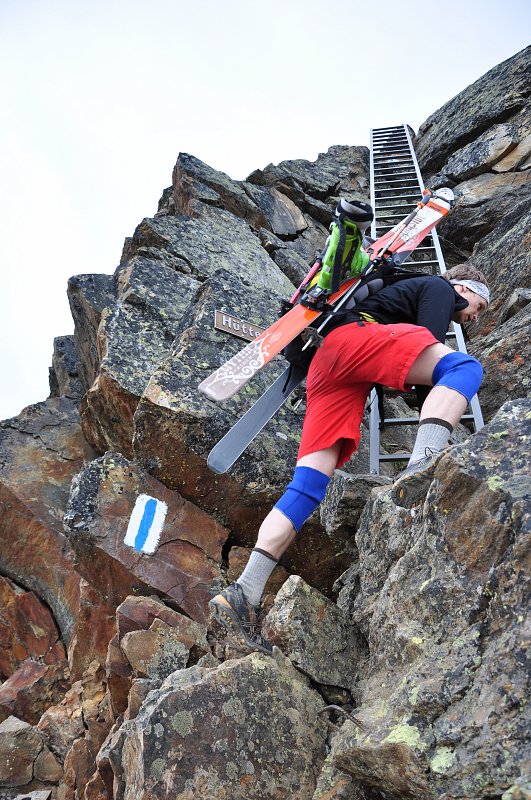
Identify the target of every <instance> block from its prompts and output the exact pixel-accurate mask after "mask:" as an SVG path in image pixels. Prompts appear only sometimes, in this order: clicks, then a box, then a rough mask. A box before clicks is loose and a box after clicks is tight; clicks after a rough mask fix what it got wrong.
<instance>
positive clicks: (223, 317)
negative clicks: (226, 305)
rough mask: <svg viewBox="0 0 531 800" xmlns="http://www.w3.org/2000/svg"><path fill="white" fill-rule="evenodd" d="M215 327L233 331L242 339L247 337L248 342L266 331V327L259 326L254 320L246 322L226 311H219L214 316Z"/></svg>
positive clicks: (228, 331) (233, 333)
mask: <svg viewBox="0 0 531 800" xmlns="http://www.w3.org/2000/svg"><path fill="white" fill-rule="evenodd" d="M214 328H215V329H216V330H217V331H225V333H232V335H233V336H238V338H240V339H245V340H246V341H247V342H252V341H254V339H256V337H257V336H260V334H261V333H263V332H264V331H265V328H259V327H258V325H254V324H253V323H252V322H246V321H245V320H243V319H238V317H233V316H232V314H227V313H226V312H225V311H217V310H216V313H215V316H214Z"/></svg>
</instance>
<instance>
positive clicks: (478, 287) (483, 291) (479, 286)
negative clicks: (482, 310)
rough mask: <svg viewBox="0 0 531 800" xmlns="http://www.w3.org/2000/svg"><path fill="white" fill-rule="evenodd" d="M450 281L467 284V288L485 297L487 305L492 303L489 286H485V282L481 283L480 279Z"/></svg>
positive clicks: (461, 284) (462, 284)
mask: <svg viewBox="0 0 531 800" xmlns="http://www.w3.org/2000/svg"><path fill="white" fill-rule="evenodd" d="M450 283H453V284H456V283H458V284H459V285H460V286H466V287H467V289H470V291H472V292H475V293H476V294H479V296H480V297H482V298H483V300H484V301H485V302H486V304H487V305H488V304H489V303H490V292H489V288H488V286H485V284H484V283H480V282H479V281H464V280H463V281H460V280H456V281H450Z"/></svg>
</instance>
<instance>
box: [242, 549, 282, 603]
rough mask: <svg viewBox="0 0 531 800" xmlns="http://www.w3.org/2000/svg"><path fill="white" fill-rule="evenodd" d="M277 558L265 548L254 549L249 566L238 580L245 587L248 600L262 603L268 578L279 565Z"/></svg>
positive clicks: (244, 590) (244, 591)
mask: <svg viewBox="0 0 531 800" xmlns="http://www.w3.org/2000/svg"><path fill="white" fill-rule="evenodd" d="M277 563H278V562H277V560H276V558H274V557H273V556H272V555H271V554H270V553H266V551H265V550H259V549H256V548H255V549H254V550H253V552H252V553H251V557H250V559H249V561H248V562H247V566H246V567H245V569H244V571H243V572H242V574H241V575H240V577H239V578H238V580H237V581H236V583H239V584H240V586H241V587H242V589H243V593H244V595H245V597H246V599H247V602H248V603H250V604H251V605H252V606H257V605H258V604H259V603H260V600H261V598H262V595H263V593H264V588H265V585H266V583H267V580H268V578H269V576H270V575H271V573H272V572H273V570H274V569H275V567H276V565H277Z"/></svg>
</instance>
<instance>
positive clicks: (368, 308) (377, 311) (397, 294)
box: [328, 275, 468, 408]
mask: <svg viewBox="0 0 531 800" xmlns="http://www.w3.org/2000/svg"><path fill="white" fill-rule="evenodd" d="M467 306H468V301H467V300H465V298H464V297H463V296H462V295H460V294H458V293H457V292H456V291H455V289H454V288H453V286H452V284H451V283H449V282H448V281H447V280H445V279H444V278H442V277H441V276H439V275H426V276H422V277H418V278H405V279H403V280H400V281H397V282H396V283H393V284H391V285H390V286H386V287H384V288H383V289H380V290H379V291H378V292H376V293H375V294H373V295H370V296H369V297H367V299H366V300H363V301H362V302H360V303H356V306H355V308H354V309H353V310H352V311H351V312H347V313H346V314H345V315H344V316H342V317H341V318H340V319H338V320H337V322H335V323H332V325H331V326H330V328H329V329H328V332H329V331H330V330H332V329H333V328H335V327H339V326H341V325H346V324H348V323H350V322H354V321H356V320H359V313H360V312H364V313H366V314H370V315H371V317H373V319H375V320H376V322H380V323H382V324H384V325H390V324H392V323H397V322H408V323H410V324H412V325H422V326H424V327H425V328H427V329H428V330H429V331H430V333H432V334H433V335H434V336H435V338H436V339H438V340H439V342H443V343H444V340H445V338H446V333H447V331H448V328H449V326H450V322H451V320H452V317H453V315H454V314H455V312H456V311H462V310H463V309H465V308H466V307H467ZM415 388H416V394H417V405H418V407H419V408H421V407H422V404H423V402H424V400H425V399H426V396H427V395H428V392H429V391H430V388H431V387H429V386H416V387H415Z"/></svg>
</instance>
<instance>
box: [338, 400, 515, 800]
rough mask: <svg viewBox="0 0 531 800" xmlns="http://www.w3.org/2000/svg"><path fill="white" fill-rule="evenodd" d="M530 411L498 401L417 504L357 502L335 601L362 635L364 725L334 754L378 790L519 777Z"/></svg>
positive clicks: (346, 735) (467, 786)
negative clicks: (411, 507) (348, 562)
mask: <svg viewBox="0 0 531 800" xmlns="http://www.w3.org/2000/svg"><path fill="white" fill-rule="evenodd" d="M530 412H531V401H529V400H528V401H514V402H511V403H507V404H506V405H504V406H503V408H502V409H501V411H500V412H499V413H498V414H497V415H496V416H495V418H494V419H493V421H492V422H491V423H490V424H489V425H488V426H486V427H485V428H483V429H482V431H480V432H479V433H477V434H476V435H475V436H474V437H472V439H471V440H470V442H468V443H465V444H462V445H459V446H457V447H455V448H453V449H452V450H450V451H449V453H448V455H447V456H446V457H445V458H444V459H442V460H441V462H440V464H439V466H438V468H437V470H436V473H435V479H434V481H433V483H432V486H431V489H430V491H429V493H428V496H427V498H426V502H425V504H424V507H423V509H421V511H420V512H417V513H416V514H414V513H412V512H405V511H398V510H397V509H396V508H394V507H393V505H392V504H391V503H390V502H389V497H388V495H387V493H386V492H385V491H384V492H383V493H381V494H379V495H376V499H374V500H373V502H372V503H369V504H368V505H367V507H366V509H365V512H364V516H363V519H362V521H361V524H360V528H359V530H358V533H357V536H356V541H357V544H358V548H359V552H360V562H361V565H362V566H361V572H360V576H359V581H358V580H356V581H354V582H352V583H351V584H349V583H347V585H346V586H345V587H344V588H343V589H342V591H341V593H340V597H339V606H340V607H342V608H344V609H345V610H346V611H348V612H350V613H351V614H352V618H353V621H354V622H357V623H358V624H359V626H360V628H361V629H362V631H363V632H364V634H365V635H366V636H367V638H368V640H369V642H370V653H371V656H370V659H369V665H368V669H367V673H366V675H367V680H366V683H365V685H364V688H363V697H364V700H363V703H362V707H361V709H358V711H357V716H358V717H359V719H360V720H361V721H362V722H366V723H367V725H368V727H369V729H370V730H369V732H367V733H365V732H363V731H359V730H356V729H353V726H352V725H350V723H346V725H345V730H344V731H343V730H342V732H341V733H340V734H339V735H338V738H339V739H340V741H341V744H339V743H338V742H336V744H335V753H334V756H333V759H334V765H335V766H336V767H337V768H339V769H340V770H345V771H347V772H348V773H349V774H351V775H354V776H356V778H357V779H358V780H361V781H362V782H364V783H368V784H369V785H371V786H374V787H376V788H378V789H379V790H380V791H382V792H384V793H387V794H386V796H389V797H393V798H394V797H403V796H404V797H417V796H426V797H452V798H453V797H460V796H465V797H474V798H475V797H478V798H479V797H488V796H489V795H490V796H496V793H498V795H499V796H501V795H502V793H503V791H504V790H505V789H507V788H508V787H509V786H511V785H512V784H514V783H517V781H518V780H519V779H520V778H521V769H522V765H523V763H524V761H525V757H524V751H525V750H526V748H527V743H526V739H527V734H526V733H525V728H526V725H527V724H528V722H526V718H527V716H528V713H529V712H528V710H526V708H524V706H523V705H522V697H524V696H525V694H526V691H527V690H526V685H527V677H526V669H525V666H524V659H523V648H525V647H526V642H528V641H529V639H528V637H529V632H528V630H527V623H526V614H525V610H524V608H525V604H526V600H525V598H526V595H527V592H528V591H529V587H528V586H526V578H524V577H523V575H522V569H524V564H526V563H527V561H528V559H529V536H528V532H529V523H530V498H531V479H530V478H529V470H528V454H527V453H526V444H525V443H526V441H527V437H528V436H529V434H530V432H531V421H530V420H531V416H530ZM509 453H510V454H511V455H510V456H509ZM401 518H402V519H401ZM405 522H407V523H408V524H404V523H405ZM389 529H392V530H394V531H395V536H394V537H392V538H390V537H389V536H388V535H387V534H386V532H387V531H388V530H389ZM391 744H392V745H396V744H401V745H402V748H401V751H400V753H398V754H397V758H398V760H399V762H404V763H405V764H407V765H408V766H407V769H408V771H409V778H408V781H410V787H409V790H408V791H407V790H406V788H405V787H404V785H403V784H402V783H401V776H400V774H399V772H398V771H396V767H395V766H393V765H392V764H389V761H390V759H391V750H390V749H389V747H388V746H389V745H391ZM502 751H503V752H502ZM367 764H370V770H369V772H368V771H367ZM479 764H481V765H482V766H481V769H478V765H479ZM425 776H427V785H426V786H425V789H424V792H425V795H422V794H420V795H419V794H418V792H420V789H419V788H418V787H420V786H421V785H422V783H423V782H424V781H426V777H425ZM415 787H417V788H415ZM416 792H417V793H416Z"/></svg>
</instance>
